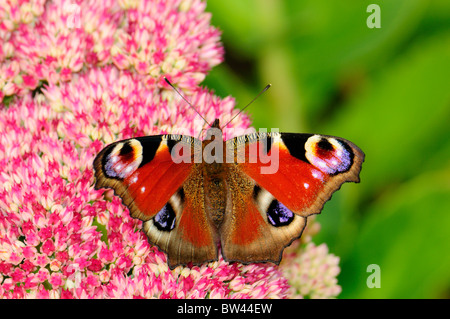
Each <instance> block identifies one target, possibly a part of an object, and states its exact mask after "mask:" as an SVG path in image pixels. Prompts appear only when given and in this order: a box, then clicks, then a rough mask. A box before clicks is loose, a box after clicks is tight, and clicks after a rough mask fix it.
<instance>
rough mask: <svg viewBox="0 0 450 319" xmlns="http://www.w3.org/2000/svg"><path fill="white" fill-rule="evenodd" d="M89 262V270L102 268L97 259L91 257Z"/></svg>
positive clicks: (95, 270)
mask: <svg viewBox="0 0 450 319" xmlns="http://www.w3.org/2000/svg"><path fill="white" fill-rule="evenodd" d="M90 262H91V263H90V265H89V266H88V269H89V270H90V271H93V272H99V271H100V270H101V269H102V268H103V265H102V262H101V261H100V260H98V259H91V260H90Z"/></svg>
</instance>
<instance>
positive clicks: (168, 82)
mask: <svg viewBox="0 0 450 319" xmlns="http://www.w3.org/2000/svg"><path fill="white" fill-rule="evenodd" d="M164 80H165V81H166V82H167V84H169V85H170V86H171V87H172V89H174V90H175V92H177V93H178V95H179V96H181V98H182V99H183V100H184V101H185V102H186V103H187V104H188V105H189V106H190V107H191V108H192V109H193V110H194V111H195V112H196V113H197V114H198V115H200V117H201V118H202V119H203V121H205V123H206V124H208V125H209V126H211V124H209V122H208V121H207V120H206V119H205V118H204V117H203V115H201V114H200V113H199V111H197V109H196V108H195V107H194V106H193V105H192V104H191V103H190V102H189V101H188V100H187V99H186V98H185V97H184V96H183V94H181V93H180V91H178V90H177V89H176V88H175V87H174V86H173V85H172V83H170V81H169V80H168V79H167V78H166V77H164Z"/></svg>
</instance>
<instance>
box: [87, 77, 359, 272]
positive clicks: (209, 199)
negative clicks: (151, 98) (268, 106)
mask: <svg viewBox="0 0 450 319" xmlns="http://www.w3.org/2000/svg"><path fill="white" fill-rule="evenodd" d="M168 83H169V82H168ZM169 84H170V83H169ZM222 128H223V127H222ZM222 128H221V127H220V123H219V120H218V119H216V120H215V121H214V123H213V124H211V125H210V127H209V129H208V130H207V131H206V138H205V139H204V140H200V139H197V138H194V137H191V136H186V135H176V134H166V135H156V136H145V137H136V138H131V139H127V140H122V141H118V142H115V143H112V144H110V145H108V146H106V147H105V148H104V149H103V150H102V151H101V152H100V153H99V154H98V155H97V157H96V158H95V160H94V170H95V177H96V184H95V188H96V189H99V188H112V189H114V191H115V193H116V194H117V195H118V196H120V197H121V198H122V201H123V203H124V204H125V205H126V206H127V207H128V208H129V210H130V212H131V216H132V217H134V218H139V219H141V220H143V221H144V223H143V228H144V231H145V233H146V234H147V236H148V239H149V241H150V242H151V243H152V244H155V245H157V246H158V247H159V248H160V249H161V250H163V251H164V252H165V253H166V254H167V257H168V264H169V267H170V268H174V267H176V266H178V265H186V264H189V263H192V264H202V263H204V262H207V261H213V260H217V259H218V254H219V249H220V250H221V253H222V255H223V257H224V259H225V260H226V261H229V262H234V261H237V262H241V263H253V262H273V263H277V264H278V263H279V262H280V261H281V256H282V252H283V250H284V248H285V247H287V246H289V245H290V243H291V242H292V241H293V240H295V239H297V238H299V237H300V236H301V234H302V231H303V229H304V228H305V226H306V220H307V217H308V216H310V215H312V214H318V213H320V211H321V210H322V207H323V205H324V204H325V202H326V201H328V200H329V199H330V197H331V195H332V194H333V192H335V191H336V190H338V189H339V188H340V186H341V185H342V184H343V183H344V182H355V183H358V182H359V172H360V170H361V166H362V162H363V161H364V153H363V152H362V151H361V150H360V149H359V148H358V147H357V146H356V145H354V144H353V143H351V142H349V141H347V140H345V139H342V138H339V137H333V136H327V135H317V134H296V133H279V132H269V133H267V132H257V133H253V134H248V135H243V136H238V137H235V138H232V139H230V140H227V141H224V140H223V137H222Z"/></svg>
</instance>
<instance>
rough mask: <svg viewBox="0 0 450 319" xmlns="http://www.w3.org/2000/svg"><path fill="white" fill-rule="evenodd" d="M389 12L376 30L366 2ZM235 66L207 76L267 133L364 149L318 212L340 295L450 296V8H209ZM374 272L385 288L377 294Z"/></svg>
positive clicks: (268, 1)
mask: <svg viewBox="0 0 450 319" xmlns="http://www.w3.org/2000/svg"><path fill="white" fill-rule="evenodd" d="M371 3H376V4H378V5H379V6H380V9H381V16H380V17H381V28H379V29H376V28H374V29H370V28H368V26H367V23H366V20H367V18H368V17H369V15H370V14H371V12H369V13H368V12H367V7H368V5H369V4H371ZM207 10H208V11H209V12H212V15H213V16H212V23H213V25H215V26H217V27H218V28H219V29H221V30H222V32H223V34H222V39H223V43H224V46H225V50H226V56H225V62H224V63H223V64H221V65H220V66H218V67H216V68H214V69H213V71H212V72H211V73H210V74H209V75H208V76H207V78H206V80H205V81H204V82H203V84H204V85H206V86H208V87H209V88H211V89H213V90H214V91H215V92H216V94H218V95H220V96H227V95H231V96H233V97H235V98H236V101H237V105H238V107H243V106H244V105H245V104H247V102H249V101H250V100H251V99H252V98H253V97H255V96H256V94H257V93H258V92H259V91H260V90H261V89H262V88H263V87H264V86H265V85H266V84H267V83H271V84H272V85H273V86H272V88H271V89H270V90H269V91H268V92H266V93H265V94H264V95H262V96H261V97H260V98H259V99H258V100H257V102H256V103H254V104H253V105H252V106H251V107H250V108H249V109H248V113H249V114H250V116H251V117H252V119H253V124H254V126H255V127H256V128H258V127H262V128H269V129H270V128H279V129H280V131H284V132H311V133H321V134H329V135H336V136H340V137H344V138H347V139H349V140H351V141H353V142H354V143H356V144H357V145H358V146H360V147H361V149H362V150H363V151H364V152H365V154H366V161H365V163H364V165H363V170H362V172H361V183H360V184H345V185H344V186H343V187H342V189H341V190H340V191H339V192H337V193H336V194H335V195H333V199H332V201H330V202H328V203H327V204H326V205H325V208H324V210H323V212H322V214H321V215H319V216H318V221H319V222H320V224H321V226H322V229H321V231H320V233H319V234H318V235H316V237H314V241H315V243H317V244H319V243H322V242H325V243H326V244H327V245H328V247H329V248H330V252H331V253H333V254H335V255H337V256H340V258H341V269H342V271H341V274H340V275H339V283H340V285H341V286H342V289H343V290H342V293H341V295H340V296H339V297H340V298H449V297H450V233H449V231H450V80H449V78H450V1H448V0H434V1H430V0H396V1H394V0H391V1H386V0H384V1H378V2H376V1H374V0H373V1H361V0H359V1H350V0H345V1H344V0H341V1H325V0H306V1H299V0H286V1H280V0H245V1H242V0H228V1H215V0H210V1H209V2H208V6H207ZM370 264H377V265H379V266H380V269H381V276H380V280H381V281H380V283H381V288H372V289H370V288H368V287H367V284H366V280H367V277H368V276H369V275H370V274H371V273H370V272H367V267H368V265H370Z"/></svg>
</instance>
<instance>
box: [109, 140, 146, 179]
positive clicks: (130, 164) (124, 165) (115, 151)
mask: <svg viewBox="0 0 450 319" xmlns="http://www.w3.org/2000/svg"><path fill="white" fill-rule="evenodd" d="M141 162H142V146H141V143H140V142H139V141H137V140H134V139H132V140H128V141H126V142H123V143H117V144H116V145H114V144H113V145H112V146H111V147H110V148H109V149H108V150H107V151H106V152H105V154H104V156H103V171H104V173H105V175H106V176H107V177H109V178H114V179H125V178H127V177H129V176H130V175H131V174H132V173H133V172H134V171H136V169H137V168H138V167H139V165H140V164H141Z"/></svg>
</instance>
